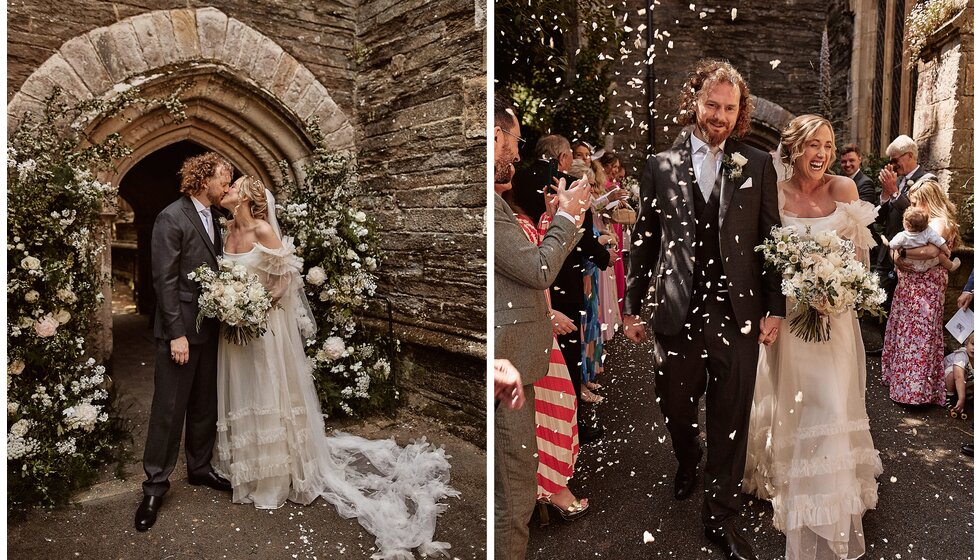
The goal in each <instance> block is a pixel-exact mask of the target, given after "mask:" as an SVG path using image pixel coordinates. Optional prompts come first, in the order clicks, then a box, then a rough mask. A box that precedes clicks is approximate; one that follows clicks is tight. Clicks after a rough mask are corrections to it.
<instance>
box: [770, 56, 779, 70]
mask: <svg viewBox="0 0 980 560" xmlns="http://www.w3.org/2000/svg"><path fill="white" fill-rule="evenodd" d="M780 62H782V60H779V59H778V58H777V59H775V60H770V61H769V66H772V69H773V70H775V69H776V67H777V66H779V63H780Z"/></svg>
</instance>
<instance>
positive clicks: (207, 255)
mask: <svg viewBox="0 0 980 560" xmlns="http://www.w3.org/2000/svg"><path fill="white" fill-rule="evenodd" d="M212 219H213V220H214V222H213V228H212V231H215V232H217V231H220V227H219V225H218V222H217V216H216V215H215V214H214V213H212ZM219 237H220V236H219ZM151 251H152V270H153V289H154V291H155V292H156V296H157V308H156V314H155V316H154V320H153V336H154V337H156V338H158V339H161V340H166V341H170V340H173V339H175V338H180V337H182V336H186V337H187V341H188V342H189V343H190V344H200V343H202V342H205V341H207V340H209V339H211V338H212V335H213V334H214V331H215V330H216V329H217V328H218V323H217V322H216V321H215V320H214V319H205V320H204V321H203V322H202V323H201V330H200V331H198V330H197V328H195V321H196V319H197V311H198V305H197V296H198V294H199V293H200V286H199V285H198V284H197V283H196V282H194V281H193V280H191V279H189V278H188V277H187V274H188V273H190V272H192V271H194V269H196V268H197V267H199V266H201V265H202V264H208V265H209V266H210V267H211V268H213V269H217V268H218V256H220V255H221V242H220V241H219V242H218V243H217V244H215V243H214V242H213V241H212V240H211V239H210V238H209V237H208V233H207V230H205V229H204V223H203V222H202V221H201V215H200V214H198V213H197V209H196V208H195V207H194V203H193V202H191V199H190V198H189V197H187V196H181V197H180V198H179V199H178V200H176V201H174V202H173V203H172V204H170V205H169V206H167V207H166V208H164V209H163V210H162V211H161V212H160V214H159V215H158V216H157V219H156V222H155V223H154V225H153V241H152V247H151Z"/></svg>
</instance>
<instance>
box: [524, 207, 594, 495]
mask: <svg viewBox="0 0 980 560" xmlns="http://www.w3.org/2000/svg"><path fill="white" fill-rule="evenodd" d="M517 221H518V222H519V223H520V224H521V227H522V228H523V229H524V234H525V235H527V238H528V239H529V240H530V241H531V243H534V244H536V245H538V244H540V242H541V237H540V235H539V233H538V230H537V228H536V227H535V226H534V224H533V223H532V222H531V220H530V219H528V218H527V217H525V216H520V215H519V216H517ZM552 341H553V342H552V346H551V359H550V363H549V366H548V374H547V375H545V376H544V377H542V378H541V379H539V380H538V381H537V382H536V383H534V423H535V439H536V440H537V444H538V474H537V479H538V499H541V498H547V497H548V496H551V495H552V494H556V493H558V492H560V491H561V490H562V489H563V488H565V487H566V486H568V480H569V479H570V478H572V473H573V472H574V469H575V459H576V458H577V457H578V451H579V443H578V401H577V400H576V399H575V387H574V386H573V385H572V379H571V378H570V377H569V375H568V367H567V366H566V365H565V358H564V357H562V353H561V348H559V346H558V339H557V338H552Z"/></svg>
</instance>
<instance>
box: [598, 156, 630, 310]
mask: <svg viewBox="0 0 980 560" xmlns="http://www.w3.org/2000/svg"><path fill="white" fill-rule="evenodd" d="M599 163H600V164H601V165H602V169H603V171H604V172H605V174H606V182H605V187H606V191H607V192H614V193H615V194H616V197H617V198H618V199H619V200H621V201H626V200H628V199H629V197H630V193H629V191H627V190H626V189H622V188H621V184H622V179H623V178H624V177H625V176H626V171H625V170H624V169H623V166H622V165H621V164H620V162H619V156H617V155H616V154H614V153H612V152H606V153H604V154H602V157H601V158H599ZM616 189H619V190H616ZM612 229H613V231H614V232H615V233H616V264H615V273H616V295H617V300H618V301H619V311H620V314H622V311H623V297H624V295H625V294H626V263H625V261H624V260H623V246H624V240H623V226H622V225H621V224H613V226H612Z"/></svg>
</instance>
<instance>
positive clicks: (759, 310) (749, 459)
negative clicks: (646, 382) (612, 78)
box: [624, 60, 882, 559]
mask: <svg viewBox="0 0 980 560" xmlns="http://www.w3.org/2000/svg"><path fill="white" fill-rule="evenodd" d="M682 91H683V92H684V93H683V94H682V101H681V107H680V113H679V114H680V116H679V117H678V119H679V120H680V121H681V122H682V124H685V125H693V129H692V128H688V129H685V132H684V133H682V134H681V136H680V137H679V139H678V141H677V142H676V143H675V145H674V146H673V147H672V148H671V149H669V150H667V151H665V152H662V153H659V154H657V155H655V156H652V157H650V158H649V160H648V161H647V164H646V167H645V169H644V171H643V175H642V179H641V182H640V210H639V214H638V218H637V223H636V227H635V229H634V232H633V243H632V250H631V252H630V257H629V258H630V263H629V275H628V279H627V288H626V297H625V302H624V329H625V334H626V336H627V337H628V338H629V339H630V340H632V341H633V342H636V343H640V342H643V341H645V340H646V339H647V337H648V332H651V333H652V334H653V336H654V337H655V339H656V343H657V346H658V348H657V353H656V354H657V363H656V367H655V369H656V371H655V372H651V373H652V374H653V375H654V377H655V386H656V393H657V397H658V402H659V404H660V408H661V412H662V413H663V415H664V417H665V419H666V423H667V424H666V425H667V428H668V431H669V433H670V437H671V444H672V446H673V451H674V455H675V457H676V459H677V462H678V469H677V473H676V475H675V478H674V497H675V498H676V499H678V500H685V499H687V498H689V497H690V496H691V494H692V493H693V492H694V490H695V488H696V487H697V480H698V476H697V471H698V466H699V463H700V460H701V458H702V455H703V453H704V452H703V451H702V448H701V445H700V443H699V437H698V435H699V428H698V403H699V401H700V398H701V397H702V396H703V395H705V396H706V408H707V412H706V433H707V437H706V439H707V460H706V463H705V467H704V477H703V478H704V481H705V482H704V493H703V507H702V516H701V517H702V522H703V524H704V527H705V529H704V531H705V536H706V537H707V538H708V539H709V540H710V541H711V542H712V543H713V544H715V545H716V546H718V547H719V548H720V549H721V550H722V551H723V552H724V554H725V557H726V558H732V559H748V558H755V556H754V553H753V551H752V547H751V545H750V544H749V542H748V541H747V540H746V539H745V538H744V537H743V536H742V535H741V534H740V532H739V531H738V530H737V528H736V526H735V520H736V518H737V517H738V514H739V509H740V494H741V491H742V490H745V491H746V492H751V493H754V494H756V495H757V496H759V497H761V498H764V499H767V500H771V502H772V505H773V522H774V525H775V526H776V528H777V529H779V530H780V531H782V532H783V533H784V534H785V535H786V558H789V559H802V558H807V559H816V558H828V559H833V558H857V557H859V556H861V555H862V554H863V553H864V548H865V545H864V533H863V528H862V522H861V518H862V516H863V514H864V512H865V511H866V510H867V509H873V508H874V507H875V505H876V503H877V482H876V480H875V478H876V477H877V476H878V475H879V474H881V472H882V467H881V461H880V459H879V457H878V452H877V451H876V450H875V449H874V446H873V444H872V441H871V434H870V431H869V428H868V416H867V412H866V409H865V403H864V394H865V391H864V389H865V374H866V372H865V362H864V352H863V347H862V345H863V343H862V342H861V337H860V330H859V328H858V326H857V317H856V314H855V312H854V311H853V310H851V311H849V312H844V313H841V314H839V315H836V316H830V317H828V318H827V320H828V321H829V322H830V325H831V326H832V328H833V332H834V336H833V339H832V340H830V341H829V342H823V343H819V342H809V341H807V340H804V339H802V338H800V337H799V336H797V335H796V334H795V333H793V332H784V331H788V329H786V328H785V326H784V325H783V323H784V322H785V320H784V318H785V317H786V316H787V309H788V308H789V310H790V314H791V316H792V315H795V313H797V311H796V310H794V309H793V306H792V305H787V300H786V297H785V296H784V295H783V293H782V291H781V278H780V274H779V272H777V271H773V270H770V269H767V268H766V267H765V266H764V261H763V258H762V256H761V255H760V253H758V252H756V251H755V249H754V248H755V247H756V246H757V245H760V244H762V243H763V242H764V240H765V239H766V238H767V237H768V236H769V234H770V231H771V229H772V228H773V226H780V225H783V226H793V227H798V228H800V230H801V231H803V230H805V229H806V228H809V229H810V230H811V231H813V232H822V231H830V230H834V231H836V232H837V235H839V236H841V237H843V238H845V239H849V240H850V241H851V242H852V243H853V244H854V246H855V248H856V249H857V251H856V253H857V254H856V255H855V258H858V259H862V258H865V257H866V251H867V249H868V248H869V247H870V246H872V245H873V243H874V240H873V239H872V238H871V235H870V232H869V231H868V229H867V225H868V224H869V223H871V222H872V221H873V220H874V217H875V215H876V211H875V210H874V206H872V205H870V204H868V203H866V202H862V201H860V200H859V199H858V192H857V188H856V186H855V184H854V182H853V181H851V180H850V179H848V178H846V177H838V176H833V175H829V174H827V171H828V169H829V167H830V165H831V164H832V163H833V161H834V158H835V145H834V135H833V130H832V127H831V125H830V123H829V122H828V121H827V120H826V119H823V118H821V117H818V116H815V115H803V116H800V117H797V118H796V119H794V120H793V121H792V122H791V123H790V124H789V126H788V127H787V128H786V130H785V131H784V132H783V135H782V138H781V141H780V149H779V150H778V151H777V159H778V160H779V161H777V162H776V163H777V164H779V165H782V166H783V167H784V168H785V169H786V170H787V173H786V179H785V180H783V181H780V182H778V183H777V175H776V170H775V168H774V162H773V158H772V156H771V155H770V154H768V153H766V152H763V151H761V150H758V149H756V148H753V147H751V146H749V145H747V144H745V143H743V142H741V141H739V140H738V139H737V137H739V136H741V135H742V134H744V133H745V132H747V131H748V129H749V125H750V115H751V111H752V103H751V99H750V97H749V90H748V87H747V85H746V83H745V81H744V79H743V78H742V76H741V75H740V74H739V73H738V71H737V70H736V69H735V68H734V67H732V66H731V65H730V64H728V63H727V62H722V61H717V60H704V61H701V62H700V63H699V64H698V66H697V67H696V68H695V70H694V71H693V72H692V73H691V75H690V76H689V78H688V80H687V81H686V82H685V83H684V84H683V85H682ZM648 329H649V331H648Z"/></svg>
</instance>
